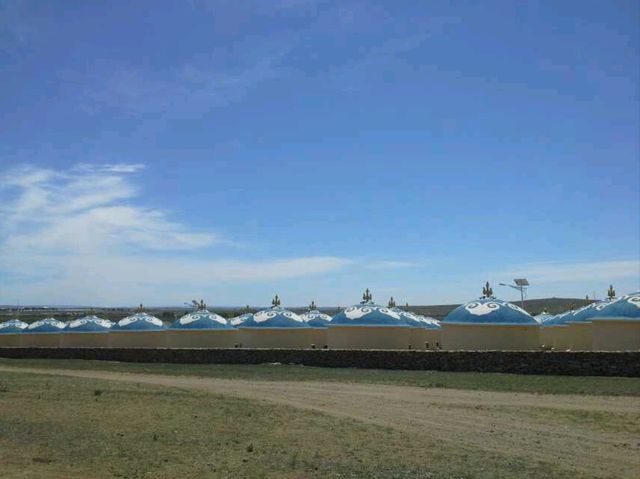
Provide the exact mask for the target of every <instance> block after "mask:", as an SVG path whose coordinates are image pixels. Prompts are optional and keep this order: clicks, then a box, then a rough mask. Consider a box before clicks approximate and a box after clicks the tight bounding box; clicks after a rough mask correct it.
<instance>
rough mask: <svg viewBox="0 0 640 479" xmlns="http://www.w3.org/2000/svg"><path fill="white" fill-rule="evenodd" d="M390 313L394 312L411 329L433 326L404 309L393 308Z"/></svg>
mask: <svg viewBox="0 0 640 479" xmlns="http://www.w3.org/2000/svg"><path fill="white" fill-rule="evenodd" d="M391 311H394V312H396V313H398V314H399V315H400V317H401V318H402V319H404V320H405V322H406V323H407V324H408V325H409V326H410V327H412V328H429V329H431V328H433V325H432V324H431V323H430V322H428V321H427V320H426V318H423V317H421V316H420V315H417V314H415V313H412V312H411V311H405V310H404V309H401V308H398V307H393V308H391Z"/></svg>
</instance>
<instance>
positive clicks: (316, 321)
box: [300, 301, 331, 328]
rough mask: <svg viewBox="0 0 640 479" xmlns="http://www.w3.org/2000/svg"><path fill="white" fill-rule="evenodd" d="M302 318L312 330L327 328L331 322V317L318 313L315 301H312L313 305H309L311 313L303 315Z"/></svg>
mask: <svg viewBox="0 0 640 479" xmlns="http://www.w3.org/2000/svg"><path fill="white" fill-rule="evenodd" d="M300 317H301V318H302V320H303V321H304V322H305V323H307V324H308V325H309V326H311V327H312V328H326V327H327V325H328V324H329V321H331V316H329V315H328V314H324V313H321V312H320V311H318V308H316V303H315V301H311V304H310V305H309V311H307V312H306V313H304V314H301V315H300Z"/></svg>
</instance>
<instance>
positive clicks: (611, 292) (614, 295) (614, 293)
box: [607, 284, 616, 300]
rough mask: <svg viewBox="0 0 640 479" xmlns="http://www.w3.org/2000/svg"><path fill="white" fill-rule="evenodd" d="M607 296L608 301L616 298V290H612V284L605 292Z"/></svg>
mask: <svg viewBox="0 0 640 479" xmlns="http://www.w3.org/2000/svg"><path fill="white" fill-rule="evenodd" d="M607 296H608V297H609V300H612V299H613V298H615V297H616V290H615V289H613V285H612V284H610V285H609V291H607Z"/></svg>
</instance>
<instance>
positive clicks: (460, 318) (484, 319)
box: [442, 296, 539, 326]
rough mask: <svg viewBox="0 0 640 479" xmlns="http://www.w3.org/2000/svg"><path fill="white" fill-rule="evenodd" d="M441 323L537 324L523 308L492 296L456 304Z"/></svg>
mask: <svg viewBox="0 0 640 479" xmlns="http://www.w3.org/2000/svg"><path fill="white" fill-rule="evenodd" d="M442 323H444V324H499V325H505V326H516V325H517V326H527V325H531V326H539V323H538V322H537V321H536V320H535V319H533V316H531V315H530V314H529V313H527V312H526V311H525V310H524V309H522V308H520V307H518V306H516V305H515V304H511V303H508V302H507V301H503V300H501V299H497V298H494V297H492V296H490V297H484V298H480V299H476V300H475V301H469V302H468V303H465V304H463V305H461V306H458V307H457V308H456V309H454V310H453V311H451V312H450V313H449V314H447V316H446V317H445V318H444V319H443V320H442Z"/></svg>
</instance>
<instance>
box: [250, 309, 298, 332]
mask: <svg viewBox="0 0 640 479" xmlns="http://www.w3.org/2000/svg"><path fill="white" fill-rule="evenodd" d="M308 327H309V325H308V324H307V323H305V322H304V321H303V320H302V318H301V317H300V316H299V315H297V314H296V313H294V312H293V311H289V310H288V309H285V308H281V307H280V306H274V307H272V308H269V309H265V310H263V311H258V312H257V313H256V314H254V315H253V317H252V318H247V319H246V320H245V321H244V322H243V323H242V324H240V325H238V328H308Z"/></svg>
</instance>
